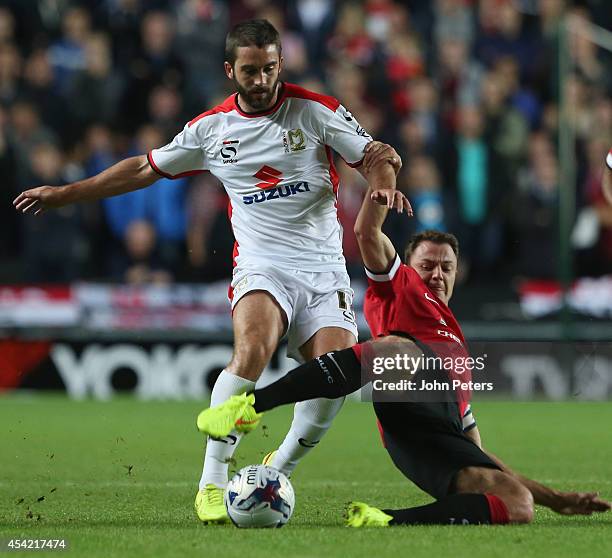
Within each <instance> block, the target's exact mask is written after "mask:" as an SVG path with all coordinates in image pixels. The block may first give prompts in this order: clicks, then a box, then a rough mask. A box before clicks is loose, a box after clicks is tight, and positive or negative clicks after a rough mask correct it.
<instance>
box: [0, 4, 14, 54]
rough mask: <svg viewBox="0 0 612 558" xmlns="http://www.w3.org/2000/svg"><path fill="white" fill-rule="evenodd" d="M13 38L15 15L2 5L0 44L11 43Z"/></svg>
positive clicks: (0, 8) (0, 9)
mask: <svg viewBox="0 0 612 558" xmlns="http://www.w3.org/2000/svg"><path fill="white" fill-rule="evenodd" d="M14 40H15V17H14V16H13V14H12V13H11V12H10V11H9V10H8V9H7V8H4V7H0V45H4V44H8V43H12V42H14Z"/></svg>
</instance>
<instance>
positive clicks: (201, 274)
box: [187, 173, 235, 281]
mask: <svg viewBox="0 0 612 558" xmlns="http://www.w3.org/2000/svg"><path fill="white" fill-rule="evenodd" d="M188 196H189V197H188V203H187V207H188V220H189V228H188V235H187V246H188V257H189V263H190V264H191V267H192V270H193V271H192V278H193V279H194V280H196V281H216V280H220V279H227V278H229V277H231V275H232V269H233V265H232V264H233V258H234V256H235V254H234V235H233V233H232V227H231V223H230V220H229V216H228V211H229V198H228V196H227V194H226V193H225V191H224V190H223V187H222V186H221V184H220V182H219V181H218V180H217V179H216V178H215V177H214V176H213V175H212V174H210V173H203V174H200V175H198V176H197V177H195V178H194V179H193V184H192V186H191V189H190V191H189V195H188Z"/></svg>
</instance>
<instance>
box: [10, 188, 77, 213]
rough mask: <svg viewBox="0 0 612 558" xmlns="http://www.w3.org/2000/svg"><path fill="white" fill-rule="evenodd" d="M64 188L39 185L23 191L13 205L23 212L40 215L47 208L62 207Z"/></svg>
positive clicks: (63, 203) (64, 203)
mask: <svg viewBox="0 0 612 558" xmlns="http://www.w3.org/2000/svg"><path fill="white" fill-rule="evenodd" d="M63 194H64V189H63V188H62V187H57V186H39V187H38V188H32V189H30V190H26V191H25V192H21V194H19V195H18V196H17V197H16V198H15V199H14V200H13V205H14V206H15V209H16V210H17V211H20V212H21V213H34V215H39V214H40V213H42V212H43V211H45V209H50V208H54V207H62V206H63V205H66V202H65V201H64V195H63Z"/></svg>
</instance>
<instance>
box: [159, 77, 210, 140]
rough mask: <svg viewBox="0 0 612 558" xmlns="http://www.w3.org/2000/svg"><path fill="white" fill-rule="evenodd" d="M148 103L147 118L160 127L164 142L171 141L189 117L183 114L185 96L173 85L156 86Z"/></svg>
mask: <svg viewBox="0 0 612 558" xmlns="http://www.w3.org/2000/svg"><path fill="white" fill-rule="evenodd" d="M147 105H148V113H149V114H148V119H147V120H148V122H149V123H151V124H152V125H153V126H156V127H157V128H159V130H160V131H161V134H162V138H163V140H162V141H163V142H166V141H170V140H171V139H172V138H173V137H174V136H175V135H176V134H177V133H178V132H179V130H181V129H182V128H183V126H184V125H185V120H186V118H189V117H186V116H185V114H183V97H182V96H181V94H180V93H179V91H177V90H176V88H174V87H171V86H167V85H158V86H157V87H155V88H154V89H153V90H152V91H151V94H150V95H149V100H148V103H147ZM200 110H201V107H200Z"/></svg>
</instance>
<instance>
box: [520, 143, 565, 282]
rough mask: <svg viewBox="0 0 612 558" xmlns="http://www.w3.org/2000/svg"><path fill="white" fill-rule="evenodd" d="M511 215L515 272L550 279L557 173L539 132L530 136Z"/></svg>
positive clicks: (553, 259)
mask: <svg viewBox="0 0 612 558" xmlns="http://www.w3.org/2000/svg"><path fill="white" fill-rule="evenodd" d="M519 184H520V191H519V193H518V195H517V197H516V200H515V206H516V207H517V208H520V210H519V211H515V212H513V214H512V222H513V225H514V238H515V240H516V249H517V262H516V267H515V273H516V274H518V275H519V276H521V277H528V278H533V279H553V278H555V277H556V276H557V273H558V244H559V241H558V222H559V221H558V214H559V203H558V198H559V196H558V192H559V187H558V186H559V171H558V165H557V160H556V157H555V153H554V147H553V145H552V143H551V142H550V139H549V138H548V137H547V136H546V135H545V134H543V133H541V132H536V133H533V134H531V137H530V139H529V157H528V164H527V166H526V168H525V169H524V170H523V172H522V175H521V180H520V182H519Z"/></svg>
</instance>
